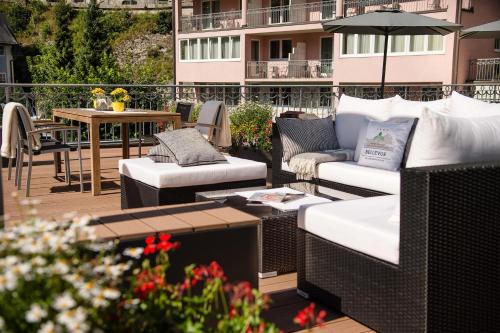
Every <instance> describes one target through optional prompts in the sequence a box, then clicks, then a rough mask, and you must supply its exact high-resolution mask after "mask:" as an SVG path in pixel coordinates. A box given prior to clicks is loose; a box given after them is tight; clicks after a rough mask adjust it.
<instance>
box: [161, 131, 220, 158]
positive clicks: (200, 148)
mask: <svg viewBox="0 0 500 333" xmlns="http://www.w3.org/2000/svg"><path fill="white" fill-rule="evenodd" d="M155 136H156V138H157V139H158V140H159V141H160V144H162V145H165V146H166V148H167V149H168V150H169V151H170V152H171V153H172V154H171V155H170V156H171V158H172V160H173V162H175V163H177V164H178V165H180V166H194V165H202V164H214V163H219V162H226V158H225V157H224V155H222V154H221V153H219V152H218V151H217V149H215V148H214V147H213V146H212V145H211V144H210V143H209V142H208V141H207V140H206V139H205V138H204V137H203V136H202V135H201V134H200V132H198V130H196V129H194V128H183V129H179V130H175V131H169V132H162V133H158V134H155Z"/></svg>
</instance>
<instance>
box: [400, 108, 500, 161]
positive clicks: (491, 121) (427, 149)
mask: <svg viewBox="0 0 500 333" xmlns="http://www.w3.org/2000/svg"><path fill="white" fill-rule="evenodd" d="M494 160H500V116H494V117H480V118H463V117H453V116H449V115H448V114H447V113H442V112H436V111H431V110H425V111H424V113H423V114H422V117H421V118H420V120H419V122H418V124H417V128H416V129H415V134H414V135H413V141H412V143H411V147H410V153H409V156H408V160H407V161H406V167H407V168H412V167H420V166H432V165H444V164H460V163H468V162H482V161H494Z"/></svg>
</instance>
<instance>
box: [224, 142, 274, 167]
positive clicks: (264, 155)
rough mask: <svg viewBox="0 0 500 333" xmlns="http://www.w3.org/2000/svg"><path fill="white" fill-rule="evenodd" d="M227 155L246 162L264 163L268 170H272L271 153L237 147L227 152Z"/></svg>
mask: <svg viewBox="0 0 500 333" xmlns="http://www.w3.org/2000/svg"><path fill="white" fill-rule="evenodd" d="M229 155H231V156H234V157H239V158H244V159H247V160H252V161H257V162H262V163H266V165H267V167H268V168H272V160H273V158H272V156H271V152H267V151H261V150H253V149H250V148H245V147H239V148H237V149H232V150H231V151H230V152H229Z"/></svg>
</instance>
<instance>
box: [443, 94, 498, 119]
mask: <svg viewBox="0 0 500 333" xmlns="http://www.w3.org/2000/svg"><path fill="white" fill-rule="evenodd" d="M450 100H451V101H450V114H451V115H452V116H454V117H463V118H480V117H491V116H500V104H496V103H487V102H483V101H480V100H478V99H475V98H470V97H467V96H464V95H461V94H459V93H457V92H456V91H454V92H453V93H452V94H451V99H450Z"/></svg>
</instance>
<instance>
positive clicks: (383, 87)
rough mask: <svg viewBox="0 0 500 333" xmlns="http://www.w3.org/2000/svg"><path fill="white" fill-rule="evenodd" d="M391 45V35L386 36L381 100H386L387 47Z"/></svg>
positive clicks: (386, 34)
mask: <svg viewBox="0 0 500 333" xmlns="http://www.w3.org/2000/svg"><path fill="white" fill-rule="evenodd" d="M388 45H389V33H387V32H386V33H385V34H384V62H383V64H382V84H381V85H380V98H384V89H385V69H386V66H387V47H388Z"/></svg>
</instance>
